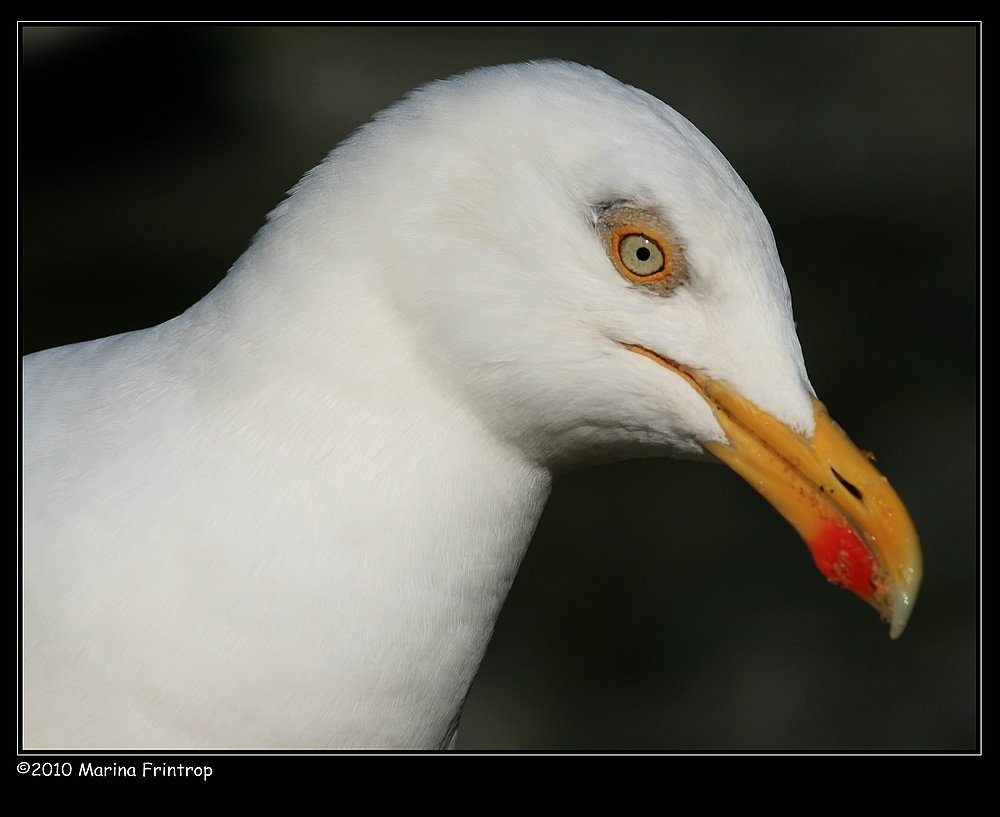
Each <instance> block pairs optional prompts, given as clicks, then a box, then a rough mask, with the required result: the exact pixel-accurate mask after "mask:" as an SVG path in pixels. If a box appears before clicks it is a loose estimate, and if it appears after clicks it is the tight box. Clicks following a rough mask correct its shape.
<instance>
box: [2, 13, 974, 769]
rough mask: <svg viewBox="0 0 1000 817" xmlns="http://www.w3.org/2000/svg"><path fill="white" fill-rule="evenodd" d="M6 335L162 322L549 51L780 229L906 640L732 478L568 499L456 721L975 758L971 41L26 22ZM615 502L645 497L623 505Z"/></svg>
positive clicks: (719, 32)
mask: <svg viewBox="0 0 1000 817" xmlns="http://www.w3.org/2000/svg"><path fill="white" fill-rule="evenodd" d="M21 35H22V41H21V42H22V54H21V57H22V59H21V73H20V97H19V106H20V110H19V152H20V157H19V158H20V163H19V168H20V176H19V198H20V241H21V244H20V250H21V252H20V259H21V266H20V275H19V299H20V311H19V335H20V344H21V350H22V352H23V353H28V352H31V351H34V350H37V349H42V348H45V347H48V346H53V345H58V344H63V343H68V342H72V341H78V340H85V339H89V338H94V337H99V336H103V335H107V334H112V333H115V332H121V331H125V330H129V329H136V328H140V327H144V326H149V325H152V324H155V323H159V322H161V321H163V320H165V319H167V318H169V317H172V316H173V315H175V314H177V313H178V312H180V311H181V310H182V309H184V308H185V307H186V306H188V305H189V304H190V303H192V302H194V301H195V300H197V299H198V298H199V297H201V296H202V295H203V294H205V293H206V292H207V291H208V290H209V289H211V288H212V286H213V285H214V284H215V283H216V282H217V281H218V280H220V279H221V277H222V276H223V275H224V274H225V272H226V270H227V269H228V267H229V266H230V264H232V262H233V261H235V259H236V258H237V257H238V256H239V255H240V253H241V252H242V251H243V249H244V248H245V247H246V246H247V244H248V243H249V241H250V239H251V238H252V236H253V234H254V232H255V231H256V230H257V229H258V228H259V227H260V225H261V224H262V223H263V217H264V214H265V213H266V212H267V211H268V210H270V209H271V208H272V207H273V206H274V205H275V204H277V202H278V201H280V200H281V198H282V197H283V195H284V192H285V191H286V190H287V189H288V188H290V187H291V186H292V185H293V184H294V183H295V182H296V181H297V179H298V178H299V177H300V176H301V175H302V173H304V172H305V171H306V170H308V169H309V168H310V167H312V166H313V165H315V164H316V163H317V162H319V161H320V159H322V158H323V156H324V155H325V154H326V153H327V152H328V151H329V150H330V149H331V148H333V147H334V146H335V145H336V144H337V143H338V142H339V141H340V140H341V139H343V137H344V136H346V135H347V134H348V133H350V132H351V131H352V130H353V129H354V128H356V127H358V126H359V125H361V124H363V123H364V122H365V121H366V120H368V119H369V118H370V117H371V116H372V114H374V113H375V112H376V111H378V110H379V109H381V108H383V107H385V106H386V105H388V104H390V103H392V102H393V101H394V100H396V99H398V98H399V97H400V96H401V95H402V94H403V93H405V92H406V91H407V90H409V89H411V88H413V87H414V86H417V85H420V84H422V83H424V82H426V81H429V80H432V79H436V78H439V77H444V76H448V75H450V74H454V73H458V72H462V71H464V70H466V69H469V68H472V67H475V66H479V65H487V64H495V63H503V62H512V61H521V60H528V59H536V58H548V57H555V58H562V59H568V60H574V61H577V62H581V63H587V64H590V65H594V66H596V67H599V68H601V69H603V70H605V71H607V72H608V73H610V74H612V75H613V76H615V77H617V78H618V79H621V80H623V81H625V82H627V83H629V84H632V85H636V86H639V87H641V88H644V89H645V90H647V91H649V92H650V93H652V94H654V95H655V96H657V97H659V98H661V99H663V100H664V101H666V102H668V103H669V104H670V105H672V106H673V107H675V108H676V109H678V110H679V111H680V112H681V113H683V114H684V115H685V116H686V117H688V118H689V119H690V120H691V121H692V122H694V123H695V124H696V125H697V126H698V127H699V128H700V129H701V130H702V131H703V132H704V133H705V134H706V135H707V136H708V137H709V138H710V139H711V140H712V141H714V142H715V144H716V145H717V146H718V147H719V148H720V149H721V150H722V152H723V153H724V154H725V155H726V156H727V157H728V158H729V160H730V161H731V162H732V164H733V165H734V167H735V168H736V169H737V171H739V172H740V174H741V175H742V176H743V178H744V179H745V180H746V182H747V184H748V185H749V186H750V188H751V190H752V191H753V192H754V194H755V195H756V197H757V199H758V200H759V201H760V203H761V205H762V207H763V209H764V212H765V213H766V214H767V215H768V217H769V219H770V222H771V225H772V227H773V229H774V233H775V236H776V239H777V242H778V248H779V250H780V252H781V256H782V261H783V263H784V266H785V270H786V272H787V274H788V278H789V282H790V285H791V289H792V295H793V299H794V303H795V310H796V318H797V320H798V326H799V334H800V338H801V341H802V346H803V349H804V352H805V356H806V361H807V363H808V365H809V370H810V374H811V377H812V382H813V385H814V386H815V388H816V390H817V392H818V394H819V395H820V397H821V398H822V399H823V400H824V401H825V402H826V404H827V405H828V407H829V408H830V411H831V413H832V414H833V416H834V417H835V418H836V419H837V420H838V421H839V422H840V424H841V425H843V426H844V428H845V429H847V431H848V432H849V433H850V434H851V436H852V437H853V438H854V440H855V442H857V443H858V445H859V446H861V447H862V448H867V449H872V450H874V451H875V453H876V454H877V455H878V461H879V466H880V468H881V469H882V471H883V472H884V473H885V474H886V475H887V476H888V477H889V478H890V479H891V480H892V482H893V484H894V485H895V487H896V488H897V490H898V491H899V493H900V495H901V496H902V497H903V498H904V500H905V501H906V503H907V505H908V506H909V508H910V511H911V513H912V514H913V516H914V519H915V521H916V524H917V527H918V530H919V531H920V533H921V536H922V541H923V547H924V557H925V571H926V578H925V581H924V585H923V590H922V593H921V598H920V601H919V603H918V604H917V607H916V612H915V614H914V616H913V618H912V620H911V622H910V626H909V629H908V630H907V632H906V633H905V635H904V636H903V637H902V638H901V639H900V640H899V641H896V642H893V641H890V639H889V637H888V633H887V628H886V627H885V626H883V625H882V624H880V623H879V621H878V618H877V616H876V615H875V613H874V612H872V611H871V610H870V609H869V608H867V607H865V606H864V605H862V604H861V603H860V602H858V601H857V600H856V599H855V598H854V597H852V596H850V595H849V594H847V593H845V592H843V591H840V590H837V589H835V588H834V587H832V586H831V585H828V584H827V583H826V582H825V581H824V580H823V578H822V576H821V575H820V574H819V573H818V572H817V571H816V569H815V568H814V567H813V565H812V563H811V560H810V557H809V554H808V552H807V550H806V548H805V547H804V545H803V544H802V543H801V542H800V541H799V540H798V539H797V537H796V535H795V533H794V532H793V531H792V529H791V528H790V527H789V526H788V525H787V524H786V523H785V522H784V521H783V520H782V519H781V518H780V517H779V516H778V515H777V514H776V513H775V512H774V511H773V510H772V509H771V507H770V506H768V505H767V504H766V503H765V502H764V501H763V500H762V499H760V498H759V497H758V496H757V495H756V494H755V493H754V492H753V491H752V490H751V489H750V488H749V487H748V486H747V485H746V484H744V483H743V482H742V480H740V479H739V478H738V477H736V476H735V475H734V474H732V473H731V472H729V471H728V469H725V468H722V467H713V466H711V465H706V464H699V463H685V462H673V461H667V460H663V461H647V462H638V463H626V464H621V465H615V466H609V467H602V468H598V469H592V470H589V471H585V472H580V473H576V474H573V475H570V476H568V477H565V478H562V479H561V480H560V481H559V482H557V484H556V487H555V490H554V492H553V495H552V498H551V500H550V502H549V505H548V508H547V509H546V512H545V514H544V516H543V518H542V521H541V524H540V526H539V529H538V533H537V536H536V538H535V541H534V542H533V543H532V546H531V547H530V549H529V551H528V555H527V557H526V559H525V561H524V565H523V568H522V570H521V572H520V574H519V576H518V578H517V581H516V582H515V585H514V587H513V590H512V592H511V594H510V597H509V600H508V603H507V605H506V607H505V609H504V612H503V615H502V617H501V619H500V621H499V623H498V625H497V629H496V634H495V637H494V640H493V643H492V645H491V647H490V650H489V652H488V654H487V656H486V659H485V661H484V663H483V666H482V670H481V672H480V674H479V677H478V679H477V680H476V682H475V684H474V686H473V688H472V691H471V694H470V696H469V699H468V703H467V706H466V709H465V714H464V717H463V720H462V726H461V729H460V733H459V745H460V747H464V748H482V749H556V750H560V749H565V750H569V749H589V750H604V749H634V750H654V751H656V750H666V751H699V750H715V751H740V750H755V749H756V750H772V751H782V750H883V751H904V750H922V751H951V750H974V749H976V747H977V746H978V740H979V729H978V727H979V713H978V699H979V680H980V673H979V663H978V646H979V631H978V621H979V616H978V613H979V575H978V556H979V538H978V535H979V534H978V524H977V523H978V514H979V504H978V490H979V488H978V478H977V477H978V456H977V455H978V435H977V427H978V390H977V384H978V375H979V371H980V369H979V359H980V358H979V354H980V343H979V340H980V326H979V302H978V293H979V284H980V277H979V272H980V270H979V255H978V253H979V234H978V207H977V204H978V192H977V191H978V187H977V180H978V165H977V145H978V142H977V136H978V122H977V101H978V97H977V71H978V57H977V47H978V33H977V31H976V29H975V28H973V27H944V28H935V27H876V28H873V27H846V28H840V27H814V28H799V27H777V28H772V27H663V26H651V25H647V26H638V27H611V28H609V27H585V26H577V27H557V26H548V27H527V28H520V27H499V26H490V27H441V28H435V27H402V28H383V27H320V28H285V27H271V28H267V27H257V28H253V27H251V28H242V27H230V28H217V27H216V28H213V27H178V26H156V27H141V28H129V27H112V28H96V27H89V28H88V27H73V28H51V27H49V28H42V27H25V28H23V29H22V31H21ZM635 486H642V490H643V494H644V495H648V493H649V492H650V490H651V488H653V489H656V490H658V491H659V493H660V494H661V496H662V502H659V503H656V504H651V503H649V502H645V501H644V502H636V501H635V499H634V489H635Z"/></svg>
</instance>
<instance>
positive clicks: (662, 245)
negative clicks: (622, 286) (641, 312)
mask: <svg viewBox="0 0 1000 817" xmlns="http://www.w3.org/2000/svg"><path fill="white" fill-rule="evenodd" d="M673 255H674V254H673V248H672V246H671V245H670V243H669V242H667V241H663V240H660V239H657V238H656V237H655V236H652V235H650V234H649V233H648V232H646V231H643V230H642V229H640V228H638V227H636V226H635V225H631V224H625V225H623V226H621V227H618V228H616V229H615V230H613V231H612V233H611V260H612V261H613V262H614V265H615V268H616V269H617V270H618V272H619V273H620V274H621V276H622V277H623V278H625V279H627V280H629V281H632V282H633V283H636V284H652V283H656V282H658V281H665V280H666V279H668V278H670V277H671V276H672V275H673V274H674V258H673Z"/></svg>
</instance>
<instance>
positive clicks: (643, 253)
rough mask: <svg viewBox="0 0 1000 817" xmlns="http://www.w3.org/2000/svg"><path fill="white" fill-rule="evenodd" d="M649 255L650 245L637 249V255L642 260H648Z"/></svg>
mask: <svg viewBox="0 0 1000 817" xmlns="http://www.w3.org/2000/svg"><path fill="white" fill-rule="evenodd" d="M649 255H650V253H649V247H639V249H637V250H636V251H635V257H636V258H638V259H639V260H640V261H648V260H649Z"/></svg>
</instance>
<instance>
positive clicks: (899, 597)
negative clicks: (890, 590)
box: [886, 587, 917, 641]
mask: <svg viewBox="0 0 1000 817" xmlns="http://www.w3.org/2000/svg"><path fill="white" fill-rule="evenodd" d="M916 601H917V593H916V587H914V588H913V589H912V590H911V589H910V588H905V589H899V590H897V591H896V592H895V593H894V594H893V597H892V600H891V602H890V605H889V609H888V610H887V611H886V612H887V614H888V615H887V616H886V618H887V619H888V622H889V637H890V638H891V639H893V640H894V641H895V640H896V639H897V638H899V637H900V636H901V635H902V634H903V631H904V630H905V629H906V625H907V623H908V622H909V620H910V616H911V615H912V614H913V607H914V604H915V603H916Z"/></svg>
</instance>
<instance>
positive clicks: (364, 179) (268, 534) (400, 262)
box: [22, 61, 922, 749]
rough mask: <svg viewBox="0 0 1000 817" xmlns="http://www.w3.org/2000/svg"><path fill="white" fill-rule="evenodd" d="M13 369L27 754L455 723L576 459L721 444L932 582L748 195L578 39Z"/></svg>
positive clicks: (427, 744)
mask: <svg viewBox="0 0 1000 817" xmlns="http://www.w3.org/2000/svg"><path fill="white" fill-rule="evenodd" d="M22 385H23V393H22V463H23V470H22V539H23V541H22V587H23V598H22V653H23V654H22V664H23V666H22V685H23V688H22V693H23V694H22V706H23V709H22V738H23V744H24V746H25V747H29V748H47V749H69V748H74V749H93V748H136V749H154V748H187V749H202V748H234V747H259V748H279V747H303V748H332V747H339V748H370V747H390V748H399V749H409V748H430V749H434V748H445V747H448V746H450V745H453V744H454V739H455V735H456V730H457V728H458V723H459V718H460V715H461V712H462V706H463V703H464V701H465V698H466V695H467V694H468V691H469V687H470V684H471V683H472V681H473V678H474V676H475V674H476V671H477V669H478V667H479V664H480V661H481V660H482V658H483V655H484V653H485V651H486V648H487V645H488V643H489V640H490V636H491V634H492V631H493V627H494V623H495V622H496V619H497V616H498V614H499V612H500V609H501V606H502V605H503V603H504V599H505V597H506V595H507V591H508V589H509V588H510V586H511V582H512V581H513V580H514V577H515V574H516V573H517V569H518V565H519V563H520V562H521V559H522V557H523V556H524V554H525V550H526V548H527V546H528V543H529V540H530V539H531V537H532V533H533V531H534V529H535V526H536V523H537V522H538V519H539V516H540V514H541V512H542V509H543V506H544V505H545V502H546V499H547V497H548V494H549V491H550V488H551V485H552V481H553V479H554V478H555V477H556V476H558V475H559V474H560V473H562V472H564V471H566V470H567V469H570V468H573V467H575V466H579V465H588V464H594V463H599V462H609V461H615V460H622V459H627V458H635V457H651V456H669V457H679V458H687V459H716V460H721V461H722V462H723V463H725V464H726V465H728V466H730V467H731V468H732V469H733V470H735V471H736V472H737V473H738V474H739V475H740V476H742V477H743V478H745V479H746V480H747V481H748V482H749V483H750V484H751V485H752V486H753V487H754V488H755V489H756V490H757V491H759V492H760V493H761V494H762V495H763V496H764V497H765V498H766V499H767V500H768V501H769V502H770V503H771V504H772V505H773V506H774V507H775V509H776V510H777V511H778V512H779V513H780V514H781V515H782V516H783V517H785V519H787V520H788V521H789V522H790V523H791V525H792V526H793V528H794V529H795V530H796V531H797V532H798V534H799V535H800V536H801V537H802V538H803V539H804V540H805V542H806V544H807V546H808V547H809V549H810V552H811V554H812V556H813V559H814V561H815V563H816V565H817V567H818V568H819V570H820V571H821V572H822V573H823V574H824V575H825V576H826V578H827V579H829V580H830V581H831V582H833V583H834V584H836V585H838V586H841V587H844V588H846V589H848V590H850V591H851V592H853V593H855V594H856V595H857V596H859V597H860V598H861V599H862V600H863V601H865V602H866V603H868V604H870V605H871V606H872V607H874V608H875V609H876V611H877V612H878V613H879V614H880V615H881V617H882V618H883V619H884V620H885V621H886V622H887V623H888V625H889V627H890V634H891V635H892V636H893V637H898V636H899V635H900V634H901V633H902V631H903V628H904V627H905V626H906V623H907V620H908V619H909V617H910V613H911V611H912V609H913V604H914V602H915V600H916V596H917V591H918V588H919V584H920V580H921V573H922V567H921V555H920V548H919V542H918V538H917V535H916V532H915V530H914V527H913V524H912V522H911V520H910V517H909V515H908V513H907V511H906V508H905V507H904V505H903V503H902V502H901V500H900V499H899V498H898V496H897V495H896V493H895V492H894V490H893V489H892V487H891V486H890V485H889V483H888V481H887V480H886V479H885V477H883V476H882V475H881V474H880V473H879V471H878V470H876V468H875V466H874V465H873V458H872V457H871V456H870V455H869V454H867V453H864V452H862V451H860V450H859V449H857V448H856V447H855V446H854V444H853V443H852V442H851V441H850V440H849V438H848V437H847V436H846V434H845V433H844V432H843V431H842V430H841V429H840V427H839V426H838V425H837V424H836V423H835V422H834V421H833V420H832V419H831V418H830V416H829V414H828V413H827V411H826V409H825V408H824V406H823V404H822V403H820V402H819V400H818V399H817V397H816V395H815V393H814V390H813V388H812V386H811V385H810V383H809V379H808V376H807V374H806V368H805V364H804V362H803V356H802V352H801V349H800V346H799V342H798V339H797V337H796V334H795V328H794V322H793V318H792V308H791V300H790V296H789V291H788V286H787V283H786V280H785V276H784V272H783V270H782V267H781V263H780V261H779V257H778V252H777V249H776V246H775V242H774V239H773V236H772V233H771V230H770V228H769V226H768V223H767V220H766V219H765V217H764V215H763V213H762V212H761V209H760V207H759V206H758V204H757V202H756V201H755V200H754V198H753V196H752V195H751V193H750V191H749V190H748V189H747V187H746V185H745V184H744V183H743V181H742V180H741V178H740V177H739V176H738V175H737V173H736V171H735V170H734V169H733V168H732V167H731V166H730V164H729V163H728V162H727V161H726V159H725V158H724V157H723V156H722V154H721V153H720V152H719V151H718V150H717V149H716V148H715V147H714V146H713V145H712V143H711V142H709V141H708V139H707V138H706V137H705V136H703V135H702V134H701V133H700V132H699V131H698V130H697V129H696V128H695V127H694V126H693V125H692V124H691V123H690V122H688V121H687V120H686V119H685V118H684V117H682V116H681V115H680V114H678V113H677V112H676V111H674V110H673V109H672V108H670V107H668V106H667V105H666V104H664V103H663V102H661V101H660V100H658V99H656V98H654V97H653V96H651V95H649V94H647V93H645V92H643V91H641V90H638V89H636V88H634V87H630V86H628V85H625V84H622V83H621V82H619V81H617V80H615V79H613V78H611V77H610V76H608V75H607V74H605V73H603V72H601V71H599V70H596V69H593V68H589V67H583V66H579V65H575V64H571V63H565V62H556V61H546V62H534V63H526V64H521V65H506V66H498V67H492V68H482V69H477V70H473V71H471V72H469V73H467V74H464V75H461V76H458V77H454V78H451V79H448V80H442V81H438V82H435V83H432V84H430V85H427V86H425V87H423V88H421V89H419V90H417V91H415V92H413V93H411V94H410V95H409V96H407V97H406V98H404V99H403V100H402V101H400V102H398V103H397V104H395V105H394V106H392V107H390V108H388V109H387V110H385V111H383V112H382V113H380V114H378V115H377V116H376V117H375V118H374V119H373V120H372V121H371V122H370V123H368V124H367V125H365V126H364V127H362V128H361V129H360V130H358V131H357V132H356V133H355V134H354V135H352V136H351V137H350V138H348V139H347V140H346V141H345V142H343V143H342V144H341V145H340V146H339V147H337V148H336V149H335V150H333V152H331V153H330V154H329V155H328V156H327V158H326V159H325V160H324V161H323V162H322V163H321V164H320V165H319V166H317V167H316V168H314V169H313V170H312V171H310V172H309V173H307V174H306V175H305V176H304V178H303V179H302V180H301V181H300V182H299V183H298V185H297V186H295V187H294V188H293V190H292V191H291V192H290V194H289V196H288V197H287V198H286V199H285V200H284V201H283V203H281V204H279V205H278V206H277V207H276V208H275V209H274V210H273V211H272V212H271V213H270V214H269V216H268V218H267V220H266V223H265V225H264V226H263V227H262V229H261V230H260V231H259V233H258V234H257V235H256V237H255V239H254V240H253V242H252V244H251V245H250V247H249V248H248V249H247V250H246V252H245V253H244V254H243V255H242V256H241V257H240V258H239V259H238V260H237V261H236V263H235V264H234V265H233V267H232V268H231V269H230V270H229V272H228V274H227V275H226V276H225V278H224V279H223V280H222V281H221V282H220V283H219V284H218V286H216V287H215V289H214V290H213V291H212V292H210V293H209V294H208V295H206V296H205V297H204V298H203V299H202V300H201V301H199V302H198V303H196V304H194V305H193V306H192V307H190V308H189V309H188V310H187V311H185V312H184V313H183V314H181V315H179V316H178V317H176V318H174V319H172V320H169V321H167V322H166V323H163V324H161V325H159V326H155V327H152V328H149V329H145V330H141V331H136V332H129V333H126V334H121V335H117V336H114V337H108V338H104V339H101V340H94V341H90V342H85V343H78V344H74V345H71V346H65V347H62V348H57V349H51V350H47V351H44V352H39V353H36V354H32V355H29V356H27V357H25V358H24V359H23V365H22ZM635 494H636V499H637V500H639V501H648V500H651V499H652V498H651V497H650V496H649V494H648V491H647V490H646V489H645V488H644V487H643V486H636V489H635ZM656 501H660V500H659V498H656ZM678 546H683V542H681V543H678Z"/></svg>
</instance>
